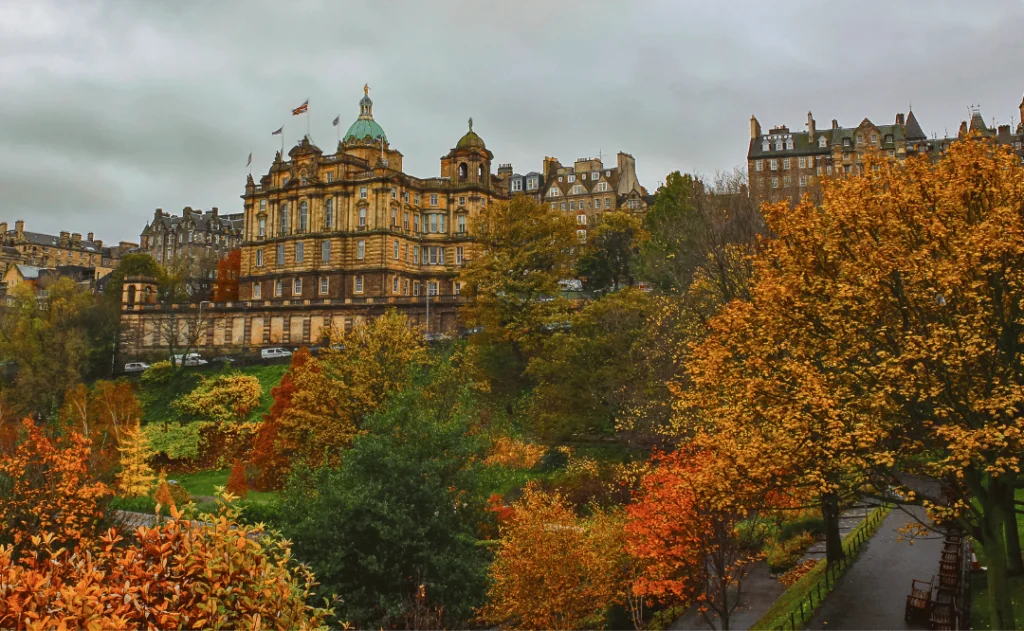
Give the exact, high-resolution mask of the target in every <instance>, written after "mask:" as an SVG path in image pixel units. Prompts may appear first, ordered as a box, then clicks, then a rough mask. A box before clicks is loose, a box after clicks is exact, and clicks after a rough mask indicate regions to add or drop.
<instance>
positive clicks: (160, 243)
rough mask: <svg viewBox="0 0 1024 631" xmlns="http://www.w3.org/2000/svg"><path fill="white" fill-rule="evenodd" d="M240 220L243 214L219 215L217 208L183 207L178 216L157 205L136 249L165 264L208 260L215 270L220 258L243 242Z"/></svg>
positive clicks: (170, 265)
mask: <svg viewBox="0 0 1024 631" xmlns="http://www.w3.org/2000/svg"><path fill="white" fill-rule="evenodd" d="M243 219H244V215H243V213H234V214H230V215H222V214H220V211H219V210H218V209H217V208H216V207H215V208H213V209H211V210H210V211H209V212H205V213H204V212H203V211H202V210H199V209H195V210H193V209H192V207H191V206H186V207H185V208H184V209H183V210H182V211H181V216H180V217H176V216H174V215H171V214H170V213H167V212H164V210H163V209H162V208H157V209H156V210H155V211H154V212H153V221H151V222H149V223H147V224H146V227H145V228H143V230H142V235H141V236H140V237H139V240H140V246H139V250H140V251H142V252H145V253H147V254H149V255H150V256H152V257H153V258H154V259H156V261H157V263H160V264H161V265H166V266H168V267H173V266H174V265H175V264H177V263H179V262H181V261H187V262H188V263H189V264H195V263H197V262H199V261H203V260H208V259H209V260H212V261H213V266H214V269H216V262H217V260H218V259H220V257H222V256H224V255H225V254H227V253H228V251H230V250H233V249H235V248H237V247H238V246H240V245H241V244H242V222H243Z"/></svg>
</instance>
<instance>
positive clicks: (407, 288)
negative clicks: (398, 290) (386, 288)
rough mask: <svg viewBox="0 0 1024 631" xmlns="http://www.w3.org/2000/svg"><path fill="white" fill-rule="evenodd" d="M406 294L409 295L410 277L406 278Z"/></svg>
mask: <svg viewBox="0 0 1024 631" xmlns="http://www.w3.org/2000/svg"><path fill="white" fill-rule="evenodd" d="M405 295H406V296H408V295H409V279H408V278H406V279H405Z"/></svg>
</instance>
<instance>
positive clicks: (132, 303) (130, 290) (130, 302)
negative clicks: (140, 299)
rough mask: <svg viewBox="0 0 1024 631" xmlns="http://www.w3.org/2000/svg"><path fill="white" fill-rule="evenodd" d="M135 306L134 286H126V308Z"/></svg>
mask: <svg viewBox="0 0 1024 631" xmlns="http://www.w3.org/2000/svg"><path fill="white" fill-rule="evenodd" d="M134 306H135V285H128V308H129V309H131V308H132V307H134Z"/></svg>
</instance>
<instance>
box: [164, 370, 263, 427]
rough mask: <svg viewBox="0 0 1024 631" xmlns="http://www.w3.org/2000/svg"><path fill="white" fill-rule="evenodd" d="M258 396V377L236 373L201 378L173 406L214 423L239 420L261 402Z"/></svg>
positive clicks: (259, 390) (261, 394)
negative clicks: (192, 388)
mask: <svg viewBox="0 0 1024 631" xmlns="http://www.w3.org/2000/svg"><path fill="white" fill-rule="evenodd" d="M261 396H263V389H262V388H261V387H260V380H259V379H257V378H256V377H253V376H250V375H242V374H237V373H236V374H230V375H222V376H218V377H214V378H212V379H210V378H203V380H202V381H201V382H200V383H199V385H198V386H196V388H195V390H193V391H192V392H189V393H188V394H186V395H184V396H182V397H180V398H179V399H178V400H176V401H175V402H174V407H175V408H177V409H178V410H180V411H181V412H183V413H185V414H188V415H190V416H194V417H197V418H204V419H209V420H211V421H214V422H217V423H230V422H236V423H241V422H244V421H245V420H247V419H248V418H249V414H250V413H251V412H252V411H253V410H254V409H256V406H258V405H259V404H260V397H261Z"/></svg>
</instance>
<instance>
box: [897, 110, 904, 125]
mask: <svg viewBox="0 0 1024 631" xmlns="http://www.w3.org/2000/svg"><path fill="white" fill-rule="evenodd" d="M896 124H897V125H899V126H900V127H905V126H906V122H904V120H903V112H899V113H897V114H896Z"/></svg>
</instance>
